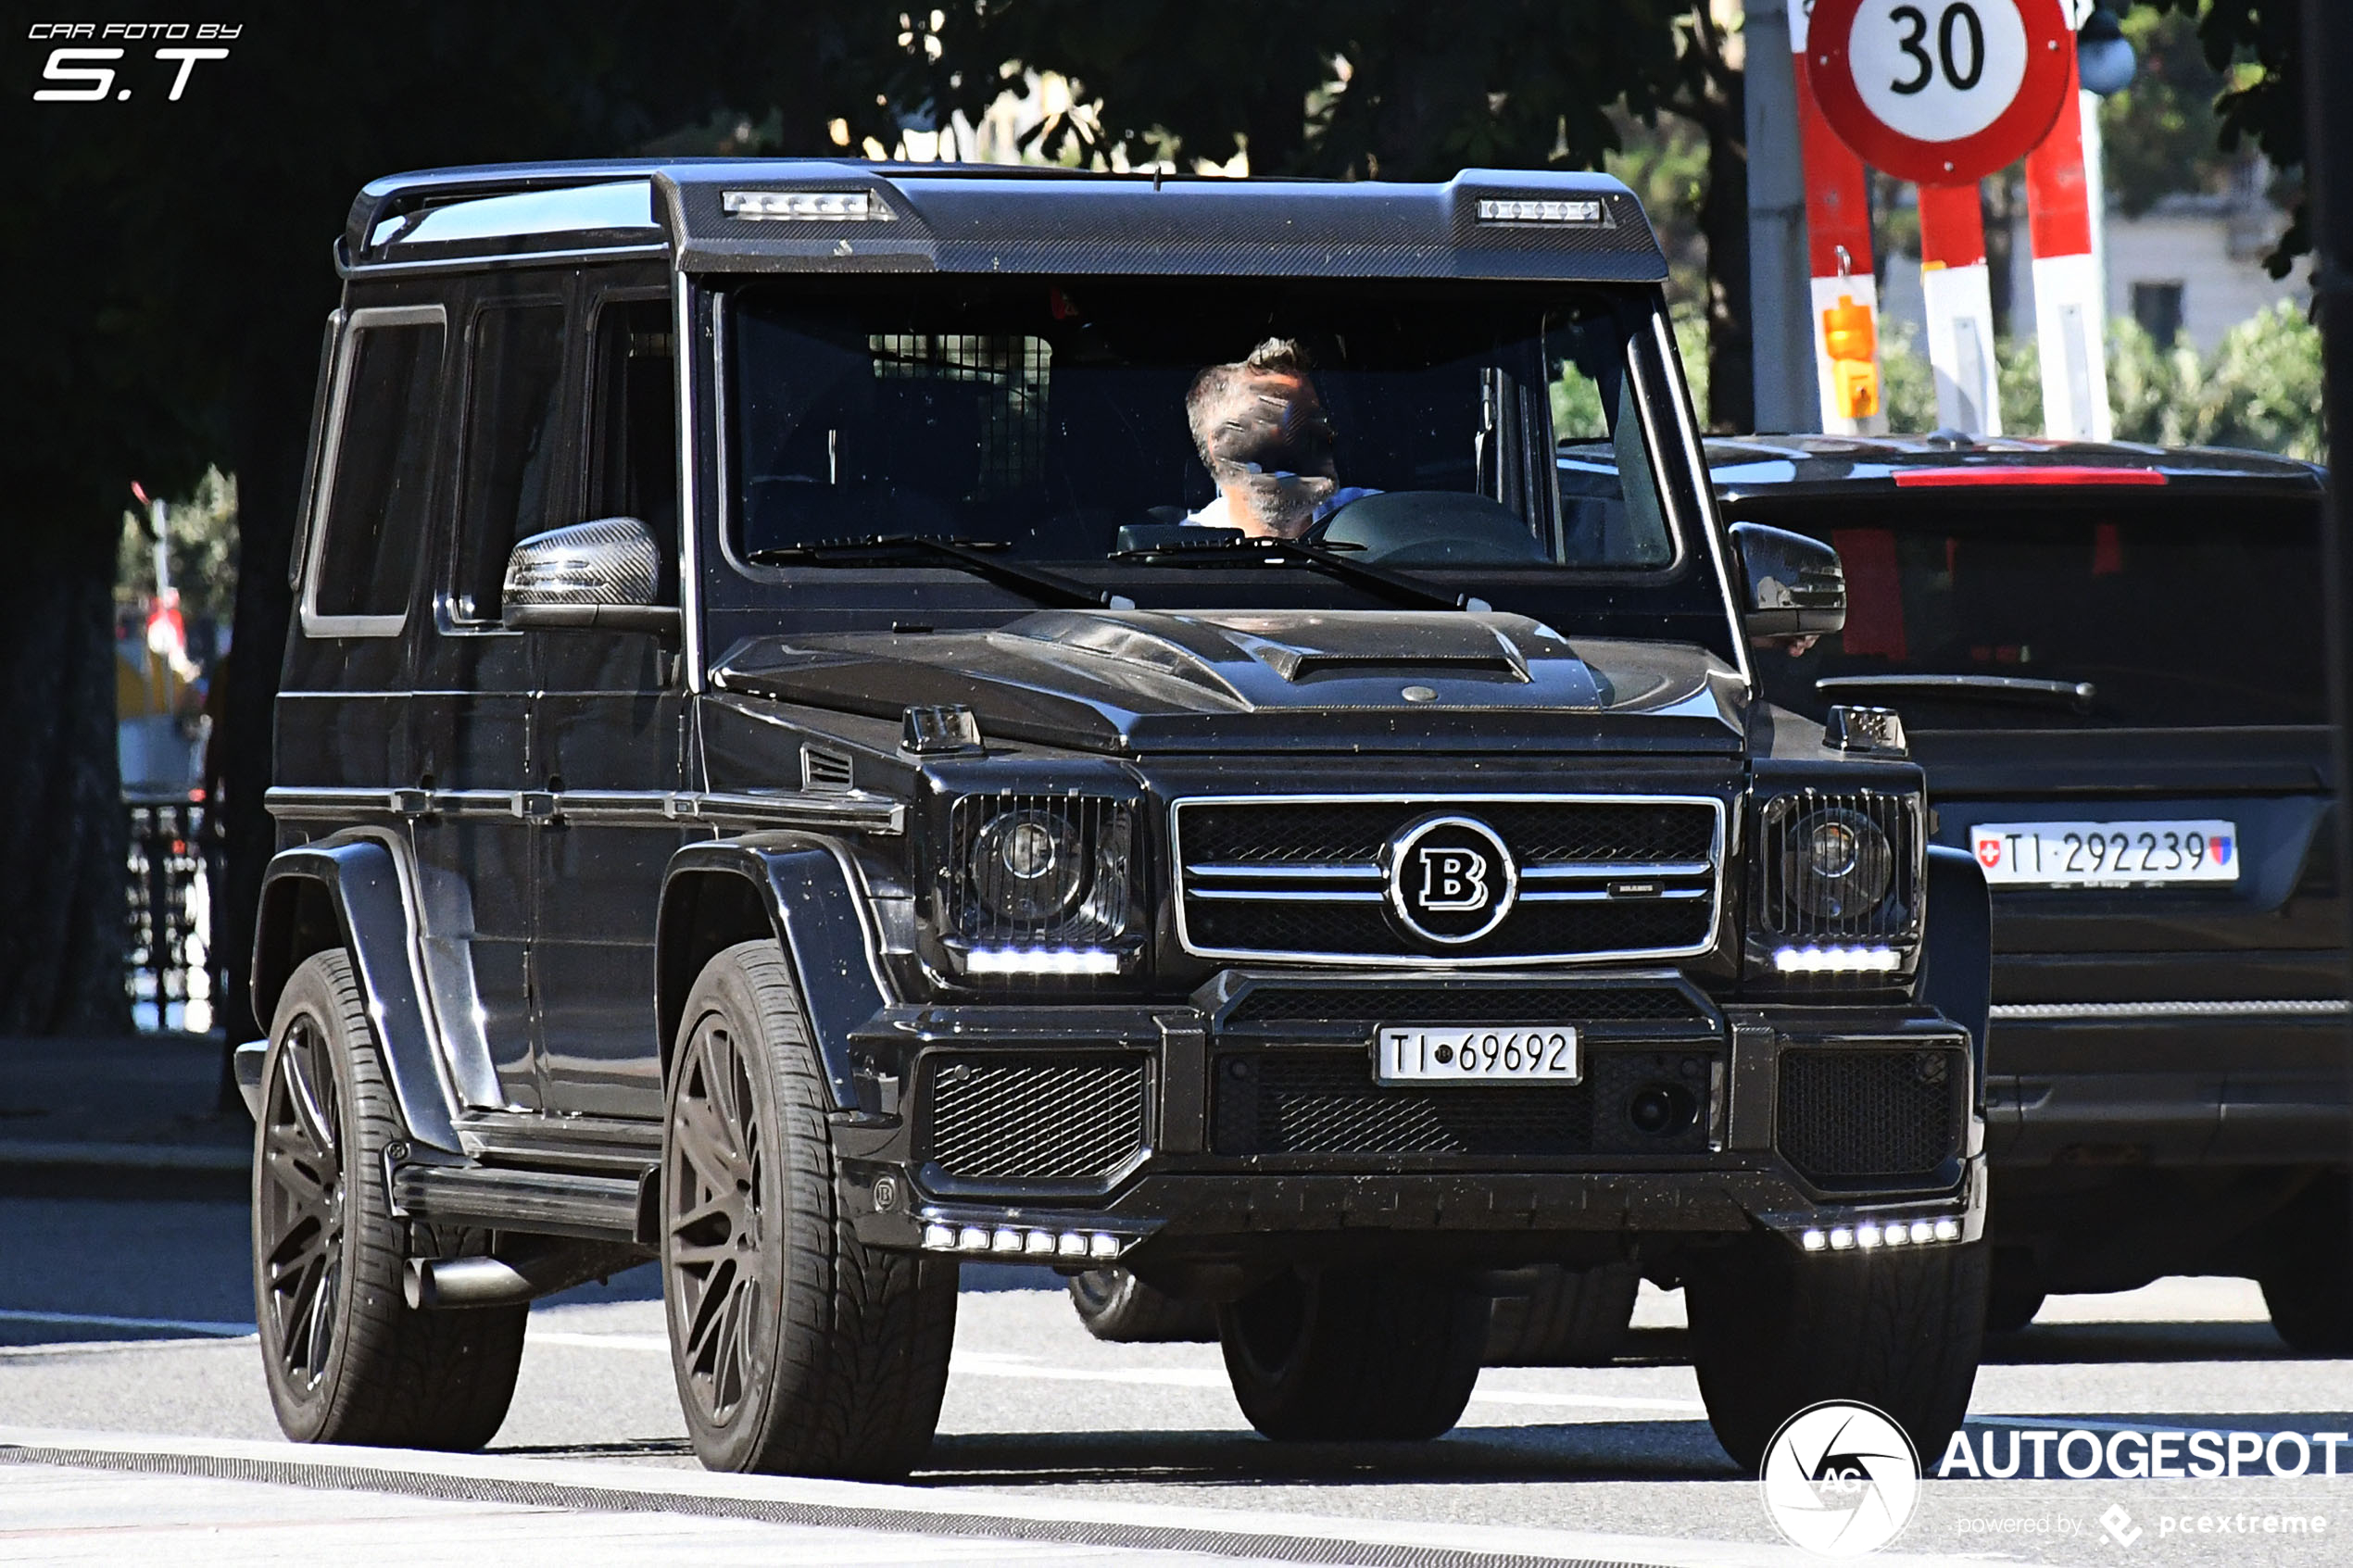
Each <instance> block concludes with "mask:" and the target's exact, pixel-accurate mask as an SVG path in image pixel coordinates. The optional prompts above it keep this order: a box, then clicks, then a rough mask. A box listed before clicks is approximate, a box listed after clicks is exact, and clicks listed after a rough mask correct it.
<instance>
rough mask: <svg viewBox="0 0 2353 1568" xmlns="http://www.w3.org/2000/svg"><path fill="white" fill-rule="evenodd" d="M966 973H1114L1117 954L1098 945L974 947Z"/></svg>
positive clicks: (1117, 965)
mask: <svg viewBox="0 0 2353 1568" xmlns="http://www.w3.org/2000/svg"><path fill="white" fill-rule="evenodd" d="M964 970H965V972H967V973H970V974H1117V973H1118V972H1119V955H1118V954H1117V953H1114V952H1108V951H1106V950H1104V949H1103V948H1101V947H975V948H974V949H973V950H972V951H971V952H969V953H967V954H965V955H964Z"/></svg>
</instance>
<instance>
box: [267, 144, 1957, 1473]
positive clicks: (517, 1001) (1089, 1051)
mask: <svg viewBox="0 0 2353 1568" xmlns="http://www.w3.org/2000/svg"><path fill="white" fill-rule="evenodd" d="M339 260H340V263H341V266H342V268H343V270H344V275H345V278H346V290H345V296H344V307H343V308H342V309H341V310H340V311H338V312H337V313H336V315H335V316H334V318H333V320H332V322H331V323H330V326H329V331H328V340H327V345H326V358H325V369H324V371H323V374H322V377H321V391H320V395H319V400H318V413H317V418H316V424H317V434H316V439H315V442H314V445H313V455H312V459H311V471H310V475H309V479H308V504H307V506H308V509H307V518H308V522H307V527H306V530H305V536H304V543H303V546H302V549H301V552H300V555H299V557H298V558H297V559H296V561H295V563H294V571H295V573H296V584H297V593H298V603H299V616H298V619H297V623H296V627H295V629H294V632H293V634H292V636H291V638H290V640H289V644H288V646H287V650H286V659H285V666H284V671H283V694H282V696H281V697H280V699H279V708H278V732H277V763H276V779H277V785H276V787H275V788H274V789H273V790H272V792H271V800H270V804H271V809H272V811H273V812H274V814H275V816H276V820H277V822H278V825H279V833H280V843H281V853H280V854H279V856H278V857H277V859H276V860H275V862H274V863H273V864H272V867H271V873H270V880H269V884H268V889H267V893H266V897H265V899H264V904H263V912H262V917H261V922H260V928H259V930H258V933H257V935H256V948H255V952H256V958H255V966H254V974H255V987H256V1003H257V1006H258V1009H259V1010H260V1011H261V1013H262V1014H263V1015H264V1016H269V1017H272V1018H273V1023H272V1027H271V1037H270V1039H269V1040H268V1041H266V1042H256V1043H255V1044H254V1045H252V1046H251V1047H245V1050H244V1051H243V1052H242V1053H241V1057H240V1061H241V1065H242V1068H243V1071H244V1075H245V1082H246V1083H247V1085H248V1090H249V1093H250V1095H251V1097H252V1098H253V1101H254V1104H255V1107H256V1114H257V1118H258V1123H259V1129H260V1130H259V1135H258V1136H259V1140H260V1146H259V1151H258V1153H259V1158H258V1161H257V1173H258V1174H257V1177H256V1185H255V1209H256V1217H255V1227H254V1236H255V1255H254V1256H255V1262H254V1268H255V1287H256V1291H257V1294H258V1298H259V1315H260V1321H261V1323H262V1343H263V1348H264V1354H265V1360H266V1362H267V1366H268V1372H269V1378H270V1386H271V1395H272V1397H273V1399H275V1401H276V1404H277V1408H278V1411H279V1414H280V1417H281V1419H282V1421H283V1424H284V1425H285V1427H286V1429H287V1430H288V1431H289V1432H290V1433H292V1434H294V1435H296V1436H299V1437H304V1438H310V1439H319V1440H333V1441H342V1442H362V1443H400V1444H422V1445H441V1446H453V1447H455V1446H465V1445H472V1444H479V1443H481V1442H483V1441H484V1440H486V1439H487V1438H488V1437H489V1436H490V1435H491V1434H492V1433H493V1432H494V1431H495V1430H496V1429H497V1425H498V1424H499V1422H500V1420H501V1418H502V1416H503V1414H504V1412H505V1410H506V1405H507V1402H508V1399H509V1397H510V1391H511V1389H512V1386H513V1383H514V1377H515V1371H516V1365H517V1360H518V1357H519V1355H520V1353H521V1348H522V1336H523V1325H524V1317H525V1313H526V1312H527V1311H528V1303H529V1302H530V1301H531V1300H532V1299H533V1298H535V1297H537V1296H540V1295H544V1294H546V1293H547V1292H549V1291H552V1290H555V1289H559V1288H561V1287H562V1286H565V1285H567V1284H569V1283H572V1282H573V1281H576V1280H579V1279H583V1278H586V1277H590V1276H593V1275H596V1274H598V1273H608V1272H610V1271H611V1270H612V1269H614V1268H616V1267H621V1266H625V1265H626V1264H627V1263H629V1262H631V1261H635V1260H636V1259H639V1258H644V1257H648V1256H658V1257H659V1258H660V1260H661V1271H662V1283H663V1291H664V1296H665V1298H666V1301H667V1311H668V1319H669V1324H670V1335H671V1340H672V1345H673V1361H674V1366H675V1371H676V1376H677V1384H678V1389H679V1396H680V1399H681V1401H682V1403H683V1404H684V1407H685V1410H686V1420H687V1424H688V1427H689V1429H690V1431H691V1433H692V1435H693V1438H694V1442H695V1446H696V1449H697V1451H698V1453H699V1454H700V1455H701V1456H702V1458H703V1459H704V1461H706V1462H707V1463H710V1464H711V1465H714V1466H720V1467H724V1468H732V1469H746V1470H793V1471H800V1472H807V1473H821V1474H849V1475H877V1474H894V1473H898V1472H902V1471H904V1470H905V1469H907V1468H908V1467H909V1466H910V1465H912V1464H913V1463H915V1462H916V1461H918V1460H919V1459H920V1457H921V1456H922V1454H923V1452H924V1450H925V1444H926V1443H927V1441H928V1440H929V1436H930V1434H931V1430H932V1426H933V1424H934V1421H935V1419H936V1417H937V1410H938V1406H939V1399H940V1394H941V1390H942V1387H943V1385H944V1383H945V1380H946V1377H947V1366H948V1348H949V1340H950V1330H951V1327H952V1323H953V1318H954V1313H955V1305H956V1276H957V1269H958V1265H959V1263H960V1261H962V1260H964V1259H968V1258H980V1259H988V1260H989V1261H1019V1262H1025V1263H1031V1264H1035V1265H1037V1266H1038V1267H1039V1268H1041V1269H1052V1270H1061V1271H1063V1272H1064V1273H1080V1272H1083V1271H1086V1270H1089V1269H1093V1268H1100V1267H1103V1266H1106V1265H1113V1264H1116V1265H1118V1266H1119V1267H1122V1268H1125V1269H1126V1270H1129V1271H1131V1272H1132V1274H1133V1277H1135V1278H1137V1279H1139V1280H1140V1281H1143V1282H1145V1283H1147V1284H1148V1285H1150V1286H1151V1287H1153V1288H1154V1289H1156V1290H1158V1291H1160V1292H1162V1293H1164V1295H1166V1296H1169V1297H1171V1298H1176V1299H1178V1300H1185V1301H1191V1302H1195V1303H1209V1304H1213V1305H1214V1311H1215V1313H1216V1318H1217V1322H1218V1324H1219V1330H1220V1336H1221V1338H1222V1340H1223V1342H1224V1348H1225V1357H1226V1361H1227V1366H1228V1368H1229V1369H1230V1371H1231V1374H1232V1378H1233V1386H1234V1390H1235V1394H1236V1397H1237V1399H1239V1402H1240V1404H1241V1407H1242V1409H1243V1411H1245V1412H1247V1414H1248V1415H1249V1417H1250V1419H1251V1420H1252V1423H1254V1424H1256V1425H1257V1426H1258V1427H1259V1428H1260V1429H1261V1430H1262V1431H1264V1432H1265V1433H1267V1434H1268V1435H1269V1436H1276V1437H1281V1438H1301V1437H1327V1436H1386V1437H1425V1436H1434V1435H1436V1434H1438V1433H1440V1432H1442V1431H1444V1430H1445V1429H1446V1428H1447V1427H1448V1426H1449V1425H1451V1424H1453V1421H1454V1419H1455V1418H1456V1416H1457V1415H1458V1414H1459V1412H1460V1411H1461V1410H1462V1409H1463V1406H1464V1403H1465V1401H1466V1399H1467V1398H1468V1396H1469V1393H1470V1390H1471V1386H1472V1384H1473V1381H1474V1380H1475V1379H1476V1377H1477V1375H1478V1364H1479V1357H1480V1350H1481V1345H1482V1341H1483V1339H1484V1336H1485V1335H1486V1332H1487V1323H1488V1305H1489V1298H1490V1294H1491V1292H1492V1291H1493V1289H1494V1288H1495V1280H1496V1279H1497V1277H1498V1276H1499V1273H1500V1272H1503V1271H1509V1270H1513V1269H1518V1268H1524V1267H1525V1266H1527V1265H1530V1264H1540V1263H1541V1264H1550V1265H1556V1266H1567V1267H1569V1268H1572V1269H1575V1268H1598V1267H1602V1266H1609V1267H1614V1268H1617V1269H1620V1270H1623V1269H1625V1268H1627V1267H1629V1266H1631V1267H1636V1268H1639V1269H1640V1270H1642V1272H1643V1273H1646V1274H1648V1275H1649V1276H1650V1277H1652V1278H1654V1279H1655V1280H1659V1281H1662V1282H1667V1283H1678V1282H1680V1284H1682V1285H1684V1286H1687V1287H1688V1291H1689V1299H1690V1304H1691V1311H1692V1325H1693V1328H1692V1342H1693V1346H1694V1355H1695V1359H1696V1361H1697V1363H1698V1368H1699V1374H1700V1381H1701V1386H1702V1387H1703V1390H1704V1391H1705V1396H1706V1399H1707V1403H1708V1409H1709V1412H1710V1415H1711V1417H1712V1419H1713V1420H1714V1422H1715V1424H1716V1429H1717V1431H1718V1434H1719V1435H1720V1436H1722V1438H1723V1440H1724V1443H1725V1445H1726V1447H1727V1448H1728V1449H1729V1450H1730V1452H1731V1453H1732V1454H1733V1455H1734V1456H1735V1457H1736V1458H1737V1459H1739V1460H1740V1461H1743V1462H1744V1463H1748V1464H1754V1463H1755V1461H1756V1460H1757V1458H1758V1456H1759V1454H1760V1452H1761V1451H1762V1449H1763V1448H1764V1446H1765V1444H1766V1442H1767V1439H1768V1436H1769V1435H1770V1434H1771V1432H1772V1431H1773V1429H1774V1428H1775V1426H1776V1425H1777V1424H1779V1423H1780V1421H1781V1420H1782V1419H1783V1418H1784V1417H1786V1416H1787V1415H1789V1414H1790V1413H1792V1412H1793V1411H1795V1410H1797V1409H1799V1408H1800V1407H1802V1406H1805V1405H1806V1404H1808V1403H1809V1402H1811V1401H1814V1400H1816V1399H1823V1398H1831V1397H1848V1398H1855V1399H1865V1400H1869V1401H1870V1402H1873V1403H1875V1404H1878V1405H1880V1406H1881V1407H1883V1408H1885V1409H1887V1410H1888V1411H1891V1412H1893V1413H1894V1415H1896V1416H1897V1417H1898V1418H1899V1419H1900V1420H1901V1421H1902V1422H1904V1423H1905V1424H1906V1426H1907V1427H1909V1429H1910V1430H1911V1431H1912V1433H1913V1435H1914V1436H1915V1437H1916V1439H1918V1440H1919V1442H1920V1444H1921V1445H1922V1447H1924V1448H1928V1449H1931V1450H1932V1449H1934V1448H1936V1447H1937V1446H1939V1445H1941V1444H1942V1443H1943V1442H1944V1438H1945V1436H1946V1435H1947V1434H1948V1433H1949V1432H1950V1431H1951V1430H1952V1429H1953V1428H1954V1426H1955V1425H1956V1424H1957V1422H1958V1421H1959V1419H1960V1417H1961V1414H1962V1412H1963V1410H1964V1407H1965V1406H1966V1404H1967V1400H1968V1395H1969V1386H1970V1382H1971V1379H1972V1377H1973V1375H1974V1370H1975V1364H1976V1359H1977V1347H1978V1339H1979V1334H1980V1325H1981V1320H1982V1311H1983V1292H1984V1273H1985V1271H1984V1262H1983V1257H1982V1246H1981V1244H1980V1237H1981V1234H1982V1221H1983V1190H1984V1189H1983V1171H1982V1153H1981V1142H1982V1108H1981V1099H1982V1060H1981V1053H1980V1046H1979V1042H1980V1038H1981V1036H1982V1020H1983V1015H1984V1009H1985V987H1986V962H1987V960H1986V953H1985V932H1984V924H1985V918H1986V916H1985V903H1984V893H1983V886H1982V880H1981V879H1980V878H1979V877H1978V876H1977V875H1976V874H1975V872H1974V870H1973V867H1972V865H1971V864H1970V862H1969V859H1968V857H1967V856H1966V855H1954V854H1951V853H1947V852H1940V851H1937V850H1934V849H1931V847H1929V845H1928V834H1927V832H1926V823H1925V822H1924V820H1923V809H1922V802H1921V781H1920V774H1919V771H1918V769H1917V768H1916V767H1914V766H1913V764H1912V763H1911V762H1910V761H1909V760H1908V759H1906V756H1905V752H1904V744H1903V736H1902V732H1901V729H1900V726H1898V725H1896V724H1895V723H1894V721H1893V717H1892V715H1889V714H1887V713H1885V712H1884V711H1881V710H1878V709H1868V708H1846V709H1838V710H1836V711H1834V712H1833V713H1832V714H1831V721H1830V724H1829V727H1828V728H1827V729H1826V728H1825V727H1824V726H1823V725H1821V724H1818V723H1814V722H1811V721H1804V720H1800V719H1797V718H1795V717H1793V715H1791V714H1789V713H1786V712H1783V711H1780V710H1777V709H1771V708H1769V707H1768V706H1766V705H1765V704H1763V703H1761V702H1759V701H1758V700H1756V698H1755V696H1754V690H1753V686H1752V683H1751V678H1750V671H1749V663H1748V660H1749V649H1750V646H1751V644H1752V642H1758V643H1763V644H1768V645H1769V644H1772V643H1774V642H1775V641H1776V640H1784V639H1789V638H1793V637H1801V636H1807V635H1812V634H1817V633H1822V632H1825V631H1828V630H1831V629H1834V628H1835V627H1836V626H1837V625H1838V624H1839V623H1840V620H1841V618H1842V616H1843V604H1844V591H1843V583H1842V579H1841V577H1840V573H1839V570H1838V564H1837V560H1836V558H1835V557H1834V556H1833V555H1832V554H1831V552H1830V551H1829V550H1827V549H1826V548H1824V547H1823V546H1819V545H1817V544H1814V543H1812V542H1810V541H1807V540H1804V539H1800V538H1797V537H1795V536H1793V535H1792V534H1788V533H1777V532H1775V531H1773V530H1770V529H1761V528H1750V529H1739V530H1727V529H1725V528H1723V527H1722V526H1720V525H1719V522H1718V518H1717V515H1716V512H1715V509H1714V505H1713V502H1712V501H1711V499H1710V496H1709V495H1708V490H1707V485H1706V483H1705V471H1704V469H1703V467H1702V463H1701V458H1700V455H1699V451H1698V446H1697V443H1696V439H1695V435H1694V432H1693V425H1692V415H1691V410H1690V406H1689V403H1688V401H1687V399H1686V396H1685V394H1684V390H1683V385H1682V381H1681V377H1680V371H1679V368H1678V366H1677V363H1676V360H1675V358H1674V354H1673V351H1672V346H1671V339H1670V338H1669V336H1668V333H1667V323H1666V317H1665V314H1664V312H1663V308H1662V303H1661V296H1660V293H1659V280H1660V279H1661V278H1662V277H1663V276H1664V275H1665V264H1664V262H1663V261H1662V259H1661V257H1660V254H1659V251H1658V248H1657V245H1656V244H1655V240H1654V239H1653V236H1652V233H1651V230H1650V227H1649V224H1648V223H1647V221H1646V220H1644V218H1643V216H1642V210H1641V208H1640V207H1639V206H1638V205H1637V204H1636V203H1635V201H1634V199H1633V198H1632V197H1631V196H1630V195H1629V194H1628V193H1627V192H1626V191H1625V189H1624V188H1623V187H1621V186H1619V185H1618V184H1617V183H1616V182H1612V181H1609V180H1606V179H1601V178H1595V177H1588V176H1573V177H1571V176H1551V175H1530V174H1509V175H1506V174H1498V173H1486V172H1470V173H1466V174H1464V175H1462V176H1461V177H1459V178H1458V179H1456V180H1454V181H1453V182H1449V183H1447V184H1444V185H1388V184H1378V183H1365V184H1355V185H1316V184H1310V183H1302V182H1278V181H1249V182H1224V181H1207V180H1190V179H1166V180H1163V179H1155V178H1142V177H1139V178H1134V179H1128V178H1119V177H1101V178H1095V177H1063V176H1061V175H1057V174H1052V173H1049V172H1045V171H1038V170H1019V171H1013V170H1004V171H982V170H967V169H938V168H904V167H867V166H862V165H852V164H834V163H796V162H782V161H771V162H759V163H723V162H713V163H684V164H662V165H642V164H599V165H566V166H549V167H529V168H511V169H462V170H453V171H445V172H439V173H433V174H424V175H415V176H407V177H401V178H396V179H391V180H386V181H383V182H378V183H376V184H374V185H371V186H370V187H369V188H368V189H367V190H366V191H365V192H364V193H362V194H361V195H360V197H359V202H358V204H357V206H356V207H354V209H353V213H352V218H351V222H350V225H349V228H348V230H347V232H346V234H345V235H344V237H343V239H342V242H341V248H340V251H339ZM1572 437H1573V438H1581V439H1593V440H1601V441H1605V442H1608V443H1610V444H1611V445H1612V446H1613V448H1614V450H1615V452H1616V453H1617V457H1618V470H1617V471H1618V473H1619V474H1620V475H1621V476H1622V479H1621V481H1620V483H1617V484H1615V485H1612V486H1609V487H1606V489H1605V491H1604V493H1593V492H1592V491H1591V490H1590V489H1588V490H1587V491H1585V492H1582V493H1572V494H1565V493H1564V491H1563V489H1562V487H1561V485H1560V484H1559V483H1557V478H1556V469H1555V465H1554V448H1555V445H1556V443H1557V442H1559V441H1560V440H1563V439H1567V438H1572Z"/></svg>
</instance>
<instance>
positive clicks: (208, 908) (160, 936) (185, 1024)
mask: <svg viewBox="0 0 2353 1568" xmlns="http://www.w3.org/2000/svg"><path fill="white" fill-rule="evenodd" d="M122 804H123V810H124V812H125V814H126V815H127V816H128V817H129V819H130V830H131V831H130V847H131V853H130V857H129V860H128V863H127V866H126V868H125V869H126V874H127V877H128V882H129V886H128V892H129V898H128V900H127V902H128V909H127V915H128V922H129V930H128V932H127V933H126V940H125V957H126V962H125V964H124V966H123V972H124V984H125V985H127V987H128V988H129V991H130V995H131V1015H132V1020H133V1022H136V1023H137V1024H138V1026H139V1027H140V1028H141V1029H143V1030H153V1029H172V1030H181V1029H184V1030H189V1031H192V1032H195V1033H198V1034H201V1033H203V1032H205V1031H207V1030H209V1029H210V1028H211V1027H212V1023H213V1013H214V1007H215V1003H216V1001H217V999H218V998H219V997H220V996H221V995H222V994H223V989H224V986H225V985H226V976H225V973H224V971H223V966H222V964H221V961H220V958H221V954H220V944H218V943H216V942H215V941H214V940H213V931H212V891H213V889H215V888H217V887H219V886H220V877H221V850H220V833H219V832H218V830H217V829H216V828H215V826H214V824H213V822H212V820H211V813H210V812H209V811H208V810H207V809H206V807H205V805H204V803H203V802H202V801H201V800H199V799H192V798H191V797H189V796H188V795H187V794H184V793H183V794H178V795H126V796H125V797H123V803H122Z"/></svg>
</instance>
